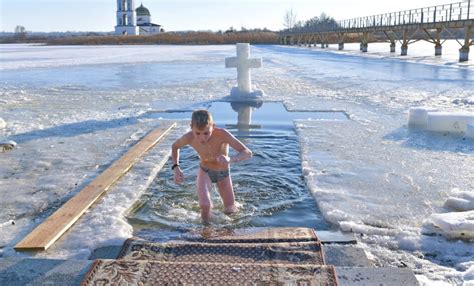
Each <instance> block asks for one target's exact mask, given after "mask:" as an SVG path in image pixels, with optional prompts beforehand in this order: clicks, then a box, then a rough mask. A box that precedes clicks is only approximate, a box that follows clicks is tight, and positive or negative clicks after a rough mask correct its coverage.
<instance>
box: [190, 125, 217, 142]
mask: <svg viewBox="0 0 474 286" xmlns="http://www.w3.org/2000/svg"><path fill="white" fill-rule="evenodd" d="M213 130H214V126H213V125H207V126H206V127H204V128H201V129H199V128H197V127H192V131H193V134H194V136H196V138H197V140H198V141H199V143H201V144H206V143H207V141H209V139H210V138H211V135H212V131H213Z"/></svg>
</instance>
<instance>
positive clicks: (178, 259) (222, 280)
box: [82, 227, 337, 286]
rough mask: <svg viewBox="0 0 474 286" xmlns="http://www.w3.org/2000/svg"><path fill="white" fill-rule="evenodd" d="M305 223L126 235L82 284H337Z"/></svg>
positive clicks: (333, 271) (334, 274) (96, 264)
mask: <svg viewBox="0 0 474 286" xmlns="http://www.w3.org/2000/svg"><path fill="white" fill-rule="evenodd" d="M336 277H337V276H336V273H335V269H334V267H333V266H328V265H324V255H323V252H322V248H321V243H320V241H319V240H318V238H317V237H316V234H315V232H314V230H312V229H308V228H290V227H287V228H285V227H282V228H257V229H250V230H248V229H247V230H237V231H235V230H226V229H224V230H222V229H220V230H216V229H204V230H201V231H200V232H199V233H193V234H190V235H189V236H187V237H186V240H182V241H175V242H167V243H157V242H149V241H144V240H141V239H137V238H131V239H129V240H127V241H126V242H125V244H124V246H123V248H122V251H121V252H120V254H119V257H118V259H117V260H96V261H95V263H94V264H93V266H92V268H91V269H90V271H89V272H88V274H87V275H86V276H85V278H84V280H83V283H82V285H83V286H86V285H337V278H336Z"/></svg>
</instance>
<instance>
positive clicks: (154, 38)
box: [0, 31, 278, 45]
mask: <svg viewBox="0 0 474 286" xmlns="http://www.w3.org/2000/svg"><path fill="white" fill-rule="evenodd" d="M10 40H13V41H11V43H12V42H23V43H31V42H42V43H46V44H47V45H224V44H235V43H241V42H245V43H250V44H277V43H278V34H277V33H275V32H269V31H260V32H256V31H242V32H231V33H222V32H217V33H214V32H166V33H161V34H157V35H149V36H130V35H129V36H127V35H125V36H123V35H100V36H97V35H92V36H71V37H68V36H64V37H47V38H42V39H41V40H42V41H39V39H38V38H36V39H33V38H31V39H29V38H28V37H27V38H24V39H17V40H18V41H15V39H14V38H13V39H10ZM0 42H1V41H0Z"/></svg>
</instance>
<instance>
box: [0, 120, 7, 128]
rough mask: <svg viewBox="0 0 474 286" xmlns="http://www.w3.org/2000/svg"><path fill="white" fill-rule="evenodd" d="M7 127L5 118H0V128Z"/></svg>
mask: <svg viewBox="0 0 474 286" xmlns="http://www.w3.org/2000/svg"><path fill="white" fill-rule="evenodd" d="M5 127H7V123H6V122H5V120H3V119H2V118H0V129H3V128H5Z"/></svg>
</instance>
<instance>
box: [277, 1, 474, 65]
mask: <svg viewBox="0 0 474 286" xmlns="http://www.w3.org/2000/svg"><path fill="white" fill-rule="evenodd" d="M473 27H474V0H465V1H463V2H457V3H451V4H445V5H439V6H432V7H426V8H418V9H413V10H406V11H399V12H392V13H386V14H380V15H374V16H367V17H360V18H354V19H348V20H342V21H338V22H337V24H336V25H334V26H333V27H331V28H327V27H326V28H323V27H316V28H311V29H306V28H304V27H303V28H298V29H290V30H287V31H283V32H281V33H280V43H281V44H284V45H295V44H296V45H308V46H311V45H318V44H320V45H321V48H326V47H328V45H329V44H338V45H339V50H343V49H344V43H353V42H360V49H361V51H362V52H367V51H368V44H369V43H371V42H390V52H392V53H394V52H395V46H396V43H397V42H399V43H400V44H401V55H402V56H405V55H407V54H408V45H409V44H412V43H414V42H417V41H420V40H425V41H428V42H431V43H433V44H434V45H435V56H439V55H441V53H442V45H443V43H444V42H445V41H446V40H447V39H456V41H457V42H458V43H459V45H460V49H459V61H461V62H462V61H467V60H468V59H469V47H470V46H472V45H474V41H473V36H474V34H473Z"/></svg>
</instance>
